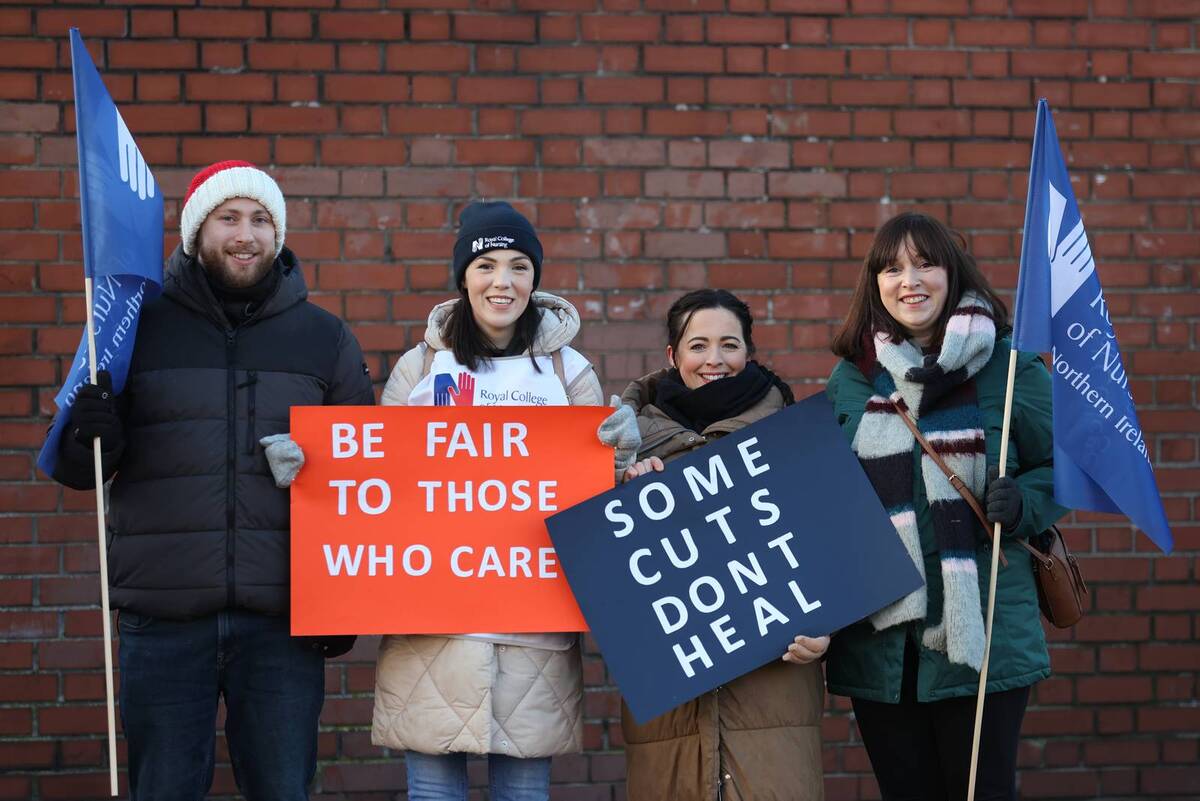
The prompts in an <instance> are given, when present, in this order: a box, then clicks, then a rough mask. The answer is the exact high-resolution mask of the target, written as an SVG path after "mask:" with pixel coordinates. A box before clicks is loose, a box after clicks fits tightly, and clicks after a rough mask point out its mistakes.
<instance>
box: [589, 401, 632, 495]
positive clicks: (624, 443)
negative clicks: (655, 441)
mask: <svg viewBox="0 0 1200 801" xmlns="http://www.w3.org/2000/svg"><path fill="white" fill-rule="evenodd" d="M609 405H610V406H612V407H614V408H615V409H616V411H614V412H613V413H612V414H610V415H609V416H608V417H606V418H605V419H604V422H603V423H601V424H600V427H599V428H597V429H596V436H597V437H599V438H600V441H601V442H603V443H604V444H605V445H607V446H609V447H610V448H612V449H613V466H614V468H615V470H616V472H615V483H617V484H620V483H621V476H623V475H624V474H625V471H626V469H628V468H629V466H630V465H632V464H633V463H634V461H636V460H637V452H638V448H640V447H641V446H642V434H641V432H640V431H638V424H637V414H635V413H634V411H633V407H632V406H626V405H624V404H622V403H621V399H620V398H618V397H617V396H616V395H613V396H612V399H611V400H610V401H609Z"/></svg>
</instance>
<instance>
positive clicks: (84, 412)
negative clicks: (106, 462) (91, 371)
mask: <svg viewBox="0 0 1200 801" xmlns="http://www.w3.org/2000/svg"><path fill="white" fill-rule="evenodd" d="M70 425H71V436H73V437H74V438H75V441H76V442H78V443H79V444H80V445H83V446H84V447H86V448H91V447H92V440H93V439H94V438H96V437H99V438H100V450H102V451H104V452H105V453H111V452H113V451H118V450H121V449H122V448H124V447H125V429H124V426H123V425H122V423H121V416H120V415H119V414H117V400H116V396H115V395H114V394H113V389H112V375H111V374H110V373H109V372H108V371H107V370H101V371H100V372H98V373H96V383H95V384H84V385H83V386H82V387H80V388H79V394H78V395H76V396H75V403H74V404H73V405H72V406H71V421H70Z"/></svg>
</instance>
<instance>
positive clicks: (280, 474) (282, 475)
mask: <svg viewBox="0 0 1200 801" xmlns="http://www.w3.org/2000/svg"><path fill="white" fill-rule="evenodd" d="M258 444H259V445H262V446H263V447H264V448H266V452H267V464H269V465H270V466H271V475H273V476H274V477H275V486H277V487H279V488H280V489H287V488H288V487H290V486H292V482H293V481H295V480H296V474H297V473H299V472H300V468H301V467H304V451H302V450H300V446H299V445H297V444H296V441H295V440H293V439H292V435H291V434H288V433H283V434H272V435H271V436H269V437H263V438H262V439H260V440H259V441H258Z"/></svg>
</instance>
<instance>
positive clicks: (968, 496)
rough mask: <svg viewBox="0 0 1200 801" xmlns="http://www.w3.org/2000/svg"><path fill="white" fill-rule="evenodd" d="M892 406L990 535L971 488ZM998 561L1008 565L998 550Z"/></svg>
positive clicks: (1039, 557)
mask: <svg viewBox="0 0 1200 801" xmlns="http://www.w3.org/2000/svg"><path fill="white" fill-rule="evenodd" d="M892 408H893V409H895V410H896V414H898V415H899V416H900V419H901V420H903V421H904V424H905V425H906V426H908V430H909V431H911V432H912V434H913V436H914V437H916V439H917V442H919V443H920V444H921V450H923V451H925V453H927V454H928V455H929V458H930V459H932V460H933V463H934V464H936V465H937V466H938V467H939V468H941V471H942V472H943V473H945V474H946V478H947V479H948V480H949V481H950V486H952V487H954V489H956V490H957V491H958V494H959V495H961V496H962V499H963V500H964V501H966V502H967V505H968V506H970V507H971V511H972V512H974V513H975V517H976V518H978V519H979V522H980V523H982V524H983V530H984V531H986V532H988V534H989V535H990V534H991V531H992V523H990V522H988V519H987V515H985V514H984V513H983V507H982V506H980V505H979V501H978V500H977V499H976V498H975V495H974V494H972V492H971V490H969V489H967V484H966V482H965V481H963V480H962V478H960V477H959V476H958V475H957V474H956V473H955V472H954V471H953V470H951V469H950V466H949V465H948V464H946V460H944V459H943V458H942V455H941V454H940V453H938V452H937V451H935V450H934V449H933V446H932V445H930V444H929V440H927V439H925V437H924V435H923V434H921V431H920V429H918V428H917V424H916V423H915V422H913V419H912V417H910V416H909V414H908V412H907V411H906V410H904V409H901V408H900V407H899V406H898V405H896V402H895V401H892ZM1017 542H1018V543H1020V544H1021V545H1022V546H1024V548H1025V550H1027V551H1029V553H1031V554H1033V556H1034V558H1036V559H1037V560H1038V561H1043V560H1044V559H1045V558H1046V557H1045V556H1044V555H1043V554H1042V553H1040V552H1039V551H1038V549H1037V548H1034V547H1033V546H1032V545H1030V544H1029V543H1028V542H1026V541H1025V540H1022V539H1018V540H1017ZM1000 561H1002V562H1004V564H1005V566H1006V567H1007V566H1008V560H1007V559H1005V558H1004V552H1003V551H1001V552H1000Z"/></svg>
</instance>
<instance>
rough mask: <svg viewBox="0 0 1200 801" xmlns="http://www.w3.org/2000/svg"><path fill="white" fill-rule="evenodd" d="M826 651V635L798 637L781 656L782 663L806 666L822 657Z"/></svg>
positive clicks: (827, 641)
mask: <svg viewBox="0 0 1200 801" xmlns="http://www.w3.org/2000/svg"><path fill="white" fill-rule="evenodd" d="M827 650H829V635H828V634H826V635H825V636H824V637H804V636H800V637H797V638H796V639H795V640H793V641H792V644H791V645H789V646H788V648H787V651H786V652H785V653H784V655H783V661H784V662H791V663H792V664H795V665H807V664H809V663H810V662H815V661H817V660H818V659H820V658H821V657H823V656H824V655H825V652H826V651H827Z"/></svg>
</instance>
